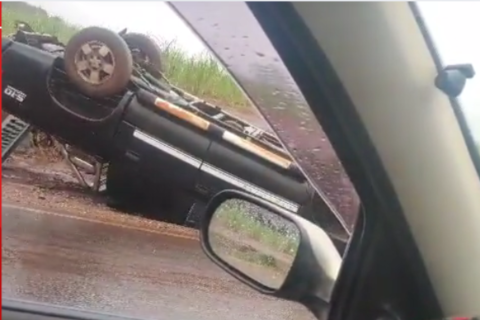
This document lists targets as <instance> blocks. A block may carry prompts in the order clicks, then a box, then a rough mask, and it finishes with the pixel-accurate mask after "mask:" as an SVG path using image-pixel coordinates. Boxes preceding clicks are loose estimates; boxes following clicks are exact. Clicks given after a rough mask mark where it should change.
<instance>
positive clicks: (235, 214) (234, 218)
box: [215, 207, 298, 254]
mask: <svg viewBox="0 0 480 320" xmlns="http://www.w3.org/2000/svg"><path fill="white" fill-rule="evenodd" d="M215 219H218V221H219V222H221V223H222V224H223V225H224V226H225V227H226V228H227V229H228V230H230V231H232V232H234V233H237V234H239V236H240V235H241V236H242V237H243V236H245V237H247V238H249V239H252V240H255V241H258V242H260V243H262V244H265V245H266V246H268V247H270V248H272V249H273V250H276V251H279V252H283V253H286V254H295V252H296V250H297V247H298V239H296V238H295V237H294V236H293V235H288V234H284V233H282V232H280V231H278V230H274V229H272V228H271V227H269V226H267V225H265V224H263V223H262V222H260V221H258V220H256V219H255V218H254V217H253V216H251V215H248V214H246V213H244V212H242V211H240V210H239V209H238V208H228V207H223V208H221V209H220V210H218V211H217V212H216V213H215Z"/></svg>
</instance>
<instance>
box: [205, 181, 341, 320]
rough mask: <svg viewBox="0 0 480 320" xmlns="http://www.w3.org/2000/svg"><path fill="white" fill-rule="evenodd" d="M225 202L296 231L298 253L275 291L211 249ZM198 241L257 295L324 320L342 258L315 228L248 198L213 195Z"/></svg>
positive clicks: (236, 193)
mask: <svg viewBox="0 0 480 320" xmlns="http://www.w3.org/2000/svg"><path fill="white" fill-rule="evenodd" d="M228 200H243V201H245V202H248V203H250V204H253V205H255V206H257V207H260V208H262V210H267V211H269V212H271V213H272V214H274V215H276V216H278V217H279V218H281V219H283V220H287V221H289V222H291V223H293V224H294V225H295V227H296V228H298V231H299V244H298V249H297V252H296V255H295V257H294V259H293V262H292V265H291V268H290V270H289V271H288V272H287V274H286V275H285V280H284V282H283V284H281V285H280V286H279V287H278V288H272V287H268V286H266V285H265V284H263V283H261V282H259V281H258V280H256V279H254V278H252V277H250V276H249V275H247V274H246V273H245V272H242V271H241V270H239V269H238V268H236V267H234V266H232V265H231V264H229V263H228V262H227V261H226V260H225V259H223V258H222V257H220V256H219V255H218V254H217V253H216V252H215V250H214V248H212V244H211V242H210V238H209V237H210V232H209V230H210V227H211V223H212V218H213V217H214V216H215V213H216V212H217V210H218V209H219V208H220V206H221V205H222V204H223V203H225V202H226V201H228ZM200 240H201V246H202V249H203V251H204V252H205V254H206V255H207V257H208V258H209V259H210V260H212V261H213V262H214V263H215V264H217V265H218V266H220V267H221V268H222V269H223V270H225V271H226V272H228V273H229V274H230V275H232V276H233V277H235V278H236V279H238V280H239V281H241V282H243V283H244V284H246V285H248V286H250V287H251V288H253V289H255V290H256V291H258V292H260V293H263V294H266V295H270V296H274V297H277V298H281V299H285V300H290V301H295V302H299V303H301V304H303V305H304V306H306V307H307V308H308V309H309V310H310V311H311V312H313V314H314V315H315V316H316V317H317V318H319V319H320V318H324V319H325V316H326V314H327V313H328V310H329V306H330V299H331V296H332V292H333V288H334V285H335V282H336V279H337V277H338V273H339V271H340V266H341V264H342V258H341V256H340V254H339V253H338V251H337V249H336V248H335V245H334V244H333V242H332V240H331V239H330V238H329V237H328V235H327V234H326V233H325V231H323V230H322V229H321V228H319V227H318V226H316V225H314V224H313V223H311V222H310V221H308V220H306V219H304V218H302V217H300V216H298V215H295V214H293V213H290V212H288V211H287V210H284V209H282V208H280V207H278V206H276V205H274V204H272V203H270V202H268V201H265V200H263V199H261V198H258V197H255V196H253V195H251V194H248V193H244V192H240V191H236V190H225V191H222V192H220V193H218V194H216V195H215V196H214V197H213V198H212V199H211V200H210V202H209V203H208V205H207V207H206V210H205V216H204V218H203V220H202V225H201V229H200ZM240 240H241V239H240Z"/></svg>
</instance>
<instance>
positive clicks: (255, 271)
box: [208, 199, 300, 290]
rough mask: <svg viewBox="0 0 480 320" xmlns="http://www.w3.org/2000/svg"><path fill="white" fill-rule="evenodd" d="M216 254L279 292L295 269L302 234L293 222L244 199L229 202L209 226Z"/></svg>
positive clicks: (209, 233)
mask: <svg viewBox="0 0 480 320" xmlns="http://www.w3.org/2000/svg"><path fill="white" fill-rule="evenodd" d="M208 239H209V243H210V247H211V248H212V251H213V252H214V253H215V254H216V255H217V256H218V257H220V258H221V259H222V260H223V261H225V262H226V263H227V264H229V265H230V266H232V267H233V268H235V269H237V270H238V271H240V272H242V273H244V274H245V275H247V276H248V277H250V278H252V279H254V280H256V281H258V282H259V283H261V284H262V285H264V286H266V287H268V288H271V289H275V290H278V289H280V288H281V286H282V285H283V283H284V282H285V279H286V278H287V275H288V274H289V272H290V269H291V268H292V265H293V261H294V259H295V256H296V255H297V251H298V246H299V244H300V232H299V230H298V227H297V226H296V225H295V224H294V223H293V222H292V221H289V220H287V219H285V218H284V217H282V216H279V215H277V214H275V213H273V212H271V211H269V210H268V209H266V208H262V207H260V206H258V205H256V204H254V203H251V202H248V201H246V200H244V199H228V200H226V201H225V202H223V203H222V204H220V206H219V207H218V208H217V209H216V210H215V212H214V213H213V216H212V218H211V220H210V224H209V226H208Z"/></svg>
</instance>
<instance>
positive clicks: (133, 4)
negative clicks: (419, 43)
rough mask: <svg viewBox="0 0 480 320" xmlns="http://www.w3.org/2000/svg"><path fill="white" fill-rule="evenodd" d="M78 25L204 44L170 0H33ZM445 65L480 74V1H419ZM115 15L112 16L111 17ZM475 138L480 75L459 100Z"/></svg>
mask: <svg viewBox="0 0 480 320" xmlns="http://www.w3.org/2000/svg"><path fill="white" fill-rule="evenodd" d="M29 3H31V4H34V5H39V6H41V7H43V8H44V9H46V10H47V11H48V12H50V13H51V14H54V15H58V16H60V17H62V18H64V19H65V20H67V21H70V22H72V23H74V24H78V25H84V26H87V25H100V26H105V27H108V28H112V29H115V30H120V29H123V28H125V27H128V28H129V29H130V30H131V31H136V32H143V33H147V34H151V35H153V36H156V37H159V38H162V39H164V40H166V41H170V40H174V39H175V40H176V41H177V44H178V45H180V46H181V47H182V48H183V49H185V51H187V52H190V53H192V54H196V53H200V52H202V51H204V50H205V49H204V46H203V44H202V42H201V41H200V40H199V39H198V38H197V36H196V35H195V34H194V33H192V32H191V30H190V29H189V28H188V27H187V26H186V25H185V24H184V23H183V21H182V20H181V19H180V18H179V17H177V15H176V14H175V12H173V11H172V10H171V9H170V7H169V6H168V5H167V4H166V3H165V2H154V1H148V2H147V1H64V2H59V1H58V2H57V1H29ZM420 7H421V9H422V11H423V14H424V15H425V17H426V20H427V24H428V26H429V27H430V29H431V31H432V33H433V35H434V38H435V41H436V42H437V46H438V48H439V50H440V51H441V54H442V58H443V60H444V62H445V63H447V64H452V63H473V64H474V66H476V69H477V71H478V70H480V37H479V33H480V19H478V18H479V17H480V2H473V1H472V2H467V1H465V2H464V1H451V2H437V1H425V2H421V3H420ZM108 12H110V13H108ZM460 100H461V102H462V105H463V108H464V111H465V113H466V116H467V118H468V119H469V122H470V125H471V126H472V127H475V128H474V134H475V136H476V138H477V139H478V140H480V75H479V76H477V77H476V79H474V80H473V81H470V82H469V83H468V84H467V88H466V90H465V91H464V93H463V94H462V96H461V98H460Z"/></svg>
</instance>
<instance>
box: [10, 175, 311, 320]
mask: <svg viewBox="0 0 480 320" xmlns="http://www.w3.org/2000/svg"><path fill="white" fill-rule="evenodd" d="M2 184H3V182H2ZM2 219H3V225H2V231H3V235H2V236H3V246H2V293H3V297H8V298H17V299H26V300H32V301H37V302H43V303H51V304H57V305H62V306H69V307H77V308H82V309H88V310H95V311H103V312H108V313H116V314H118V313H119V314H122V315H128V316H133V317H140V318H146V319H171V320H190V319H191V320H194V319H195V320H204V319H205V320H207V319H209V320H210V319H215V320H224V319H225V318H228V319H242V320H245V319H262V320H266V319H275V320H279V319H285V320H287V319H292V320H293V319H295V320H297V319H300V320H302V319H306V320H307V319H308V320H310V319H312V317H311V316H310V315H309V314H308V313H307V311H306V310H305V309H303V307H300V306H297V305H294V304H291V303H287V302H283V301H278V300H274V299H270V298H267V297H265V296H261V295H259V294H256V293H255V292H253V291H251V290H250V289H248V288H247V287H245V286H243V285H242V284H240V283H238V282H236V281H235V280H233V279H232V278H230V277H229V276H228V275H226V274H224V273H223V271H221V270H220V269H218V268H217V267H216V266H215V265H213V264H212V263H211V262H210V261H209V260H207V259H206V258H205V257H204V256H203V253H202V252H201V251H200V248H199V244H198V240H197V239H196V236H192V235H191V234H190V235H189V234H188V233H184V234H181V233H179V234H173V233H168V232H165V231H164V230H163V229H160V228H156V227H154V225H149V227H148V228H147V227H143V228H140V227H139V226H138V224H137V223H133V222H134V221H135V220H134V219H133V218H132V219H131V221H132V223H130V220H129V219H128V218H127V219H123V220H122V222H121V224H113V223H111V221H109V220H102V219H98V218H95V217H93V218H86V217H84V216H80V215H76V214H74V213H71V212H70V213H69V212H67V211H65V212H58V211H57V212H56V213H52V212H51V210H43V209H29V208H25V207H21V206H19V205H18V204H13V205H12V204H8V203H2ZM165 233H167V234H165Z"/></svg>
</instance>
